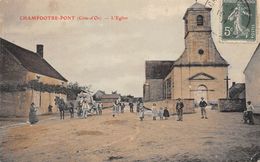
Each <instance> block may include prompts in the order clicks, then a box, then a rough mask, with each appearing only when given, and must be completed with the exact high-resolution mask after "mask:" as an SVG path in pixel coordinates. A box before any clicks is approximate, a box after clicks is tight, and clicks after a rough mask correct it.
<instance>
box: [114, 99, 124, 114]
mask: <svg viewBox="0 0 260 162" xmlns="http://www.w3.org/2000/svg"><path fill="white" fill-rule="evenodd" d="M124 111H125V104H124V103H123V102H121V101H120V100H119V99H118V100H116V101H115V102H114V103H113V107H112V116H113V117H115V116H116V115H118V114H120V113H124Z"/></svg>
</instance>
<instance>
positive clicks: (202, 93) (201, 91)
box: [194, 85, 208, 105]
mask: <svg viewBox="0 0 260 162" xmlns="http://www.w3.org/2000/svg"><path fill="white" fill-rule="evenodd" d="M201 97H203V98H204V99H205V101H207V100H208V88H207V87H206V86H205V85H199V86H198V88H197V90H196V91H194V99H195V103H196V104H197V105H198V103H199V102H200V100H201Z"/></svg>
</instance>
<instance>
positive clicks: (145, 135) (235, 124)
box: [0, 110, 260, 162]
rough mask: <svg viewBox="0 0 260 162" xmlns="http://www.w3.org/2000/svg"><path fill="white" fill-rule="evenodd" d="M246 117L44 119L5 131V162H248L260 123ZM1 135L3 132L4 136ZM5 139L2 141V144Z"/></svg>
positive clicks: (0, 149) (259, 139)
mask: <svg viewBox="0 0 260 162" xmlns="http://www.w3.org/2000/svg"><path fill="white" fill-rule="evenodd" d="M241 115H242V114H241V113H220V112H217V111H214V110H208V116H209V119H200V114H199V113H195V114H189V115H184V121H183V122H178V121H176V116H173V117H170V119H169V120H163V121H160V120H156V121H153V120H152V117H149V116H146V117H145V119H144V121H143V122H141V121H139V120H138V117H137V115H136V114H135V113H129V112H128V111H127V112H125V113H124V114H120V115H119V116H116V117H115V118H113V117H112V115H111V110H106V111H105V112H104V114H103V115H102V116H92V117H89V118H87V119H78V118H74V119H69V118H68V117H67V119H65V120H64V121H60V120H59V119H58V118H57V119H55V120H45V121H42V122H39V123H38V124H36V125H33V126H30V125H21V126H17V127H13V128H12V127H11V128H6V129H4V130H3V129H2V130H1V129H0V135H1V136H2V141H0V142H1V146H0V153H1V156H0V159H1V158H2V161H26V162H27V161H31V162H35V161H44V162H45V161H55V162H56V161H62V162H64V161H68V162H70V161H95V162H96V161H124V162H125V161H149V162H150V161H156V162H157V161H197V162H199V161H228V160H230V161H249V160H250V158H251V157H252V156H254V154H256V153H260V121H259V120H257V121H256V123H257V124H256V125H254V126H251V125H246V124H243V122H242V121H241ZM1 132H2V133H1ZM0 140H1V139H0ZM0 161H1V160H0Z"/></svg>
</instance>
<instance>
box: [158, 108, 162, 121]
mask: <svg viewBox="0 0 260 162" xmlns="http://www.w3.org/2000/svg"><path fill="white" fill-rule="evenodd" d="M158 115H159V117H160V120H163V108H162V107H161V108H160V110H159V114H158Z"/></svg>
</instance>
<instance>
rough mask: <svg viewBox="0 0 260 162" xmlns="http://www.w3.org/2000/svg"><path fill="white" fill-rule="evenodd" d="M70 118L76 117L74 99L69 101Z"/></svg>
mask: <svg viewBox="0 0 260 162" xmlns="http://www.w3.org/2000/svg"><path fill="white" fill-rule="evenodd" d="M69 112H70V118H74V104H73V102H72V101H70V103H69Z"/></svg>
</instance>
